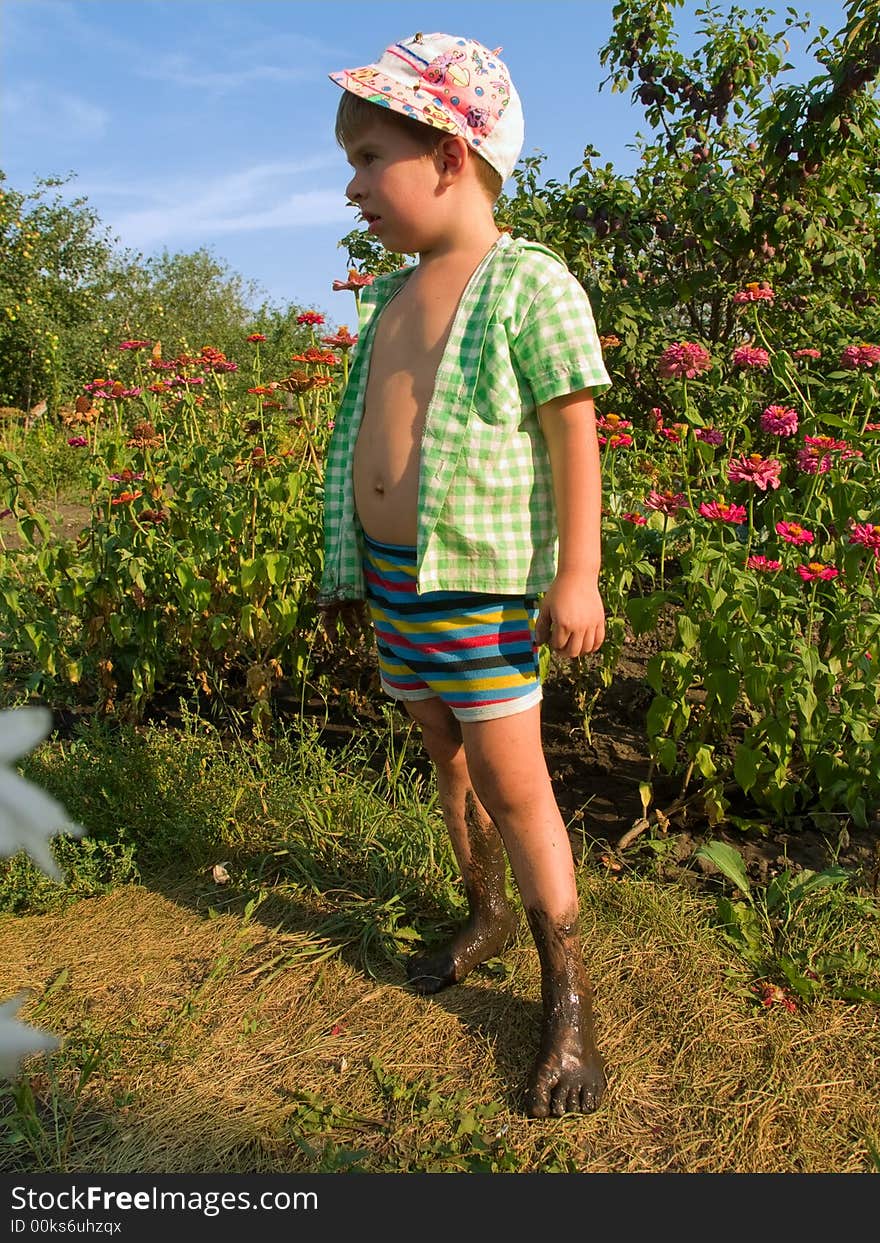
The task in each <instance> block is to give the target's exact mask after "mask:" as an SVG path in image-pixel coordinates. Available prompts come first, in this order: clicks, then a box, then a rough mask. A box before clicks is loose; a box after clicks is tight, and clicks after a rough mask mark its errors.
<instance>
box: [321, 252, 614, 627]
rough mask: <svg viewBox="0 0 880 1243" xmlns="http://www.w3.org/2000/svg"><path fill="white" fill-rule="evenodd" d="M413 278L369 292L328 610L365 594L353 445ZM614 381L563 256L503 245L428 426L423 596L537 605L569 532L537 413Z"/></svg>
mask: <svg viewBox="0 0 880 1243" xmlns="http://www.w3.org/2000/svg"><path fill="white" fill-rule="evenodd" d="M412 271H413V268H411V267H410V268H404V269H402V270H401V271H399V272H394V273H392V274H391V275H390V276H384V277H379V278H378V279H377V280H376V281H375V282H374V283H373V284H372V285H371V286H368V287H366V288H365V289H364V291H363V293H362V295H361V304H360V327H359V337H358V344H357V347H356V348H355V351H354V355H353V357H352V360H351V370H350V373H349V380H348V386H347V387H346V390H345V392H344V394H343V396H342V400H341V402H340V406H339V410H338V412H337V415H336V425H335V427H334V429H333V435H332V438H331V441H330V446H329V450H328V456H327V467H326V473H325V480H324V575H323V579H322V582H321V590H320V597H319V600H320V602H321V603H330V602H332V601H341V600H359V599H362V598H363V595H364V580H363V572H362V569H361V544H360V534H361V528H360V524H359V522H358V519H357V515H356V513H355V507H354V482H353V478H352V463H353V460H354V447H355V442H356V440H357V435H358V431H359V429H360V424H361V418H362V415H363V406H364V394H365V392H366V388H367V376H368V373H369V360H370V350H371V347H372V342H373V337H374V333H375V328H376V322H377V320H378V318H379V314H380V313H381V311H382V309H383V307H385V306H386V305H387V304H388V302H389V301H390V300H391V298H392V297H393V296H394V294H395V293H397V291H398V289H399V288H400V286H401V285H402V284H403V282H404V281H405V280H406V279H407V278H408V276H409V275H410V273H411V272H412ZM609 383H610V381H609V379H608V373H607V372H606V370H605V366H604V363H603V361H602V351H601V348H600V346H599V339H598V337H597V335H596V326H595V323H594V321H593V312H592V309H591V307H590V302H589V299H588V297H587V295H586V294H585V293H584V290H583V289H582V288H581V286H580V285H579V284H578V282H577V281H576V280H575V278H574V277H573V276H572V275H571V273H570V272H569V271H568V269H567V268H566V267H565V265H564V264H563V263H562V262H561V260H560V259H559V258H558V256H556V255H554V254H553V252H552V251H550V250H547V249H546V248H545V247H543V246H539V245H538V244H537V243H536V242H529V241H525V240H524V239H522V238H516V239H514V238H512V237H510V236H509V235H508V234H506V233H504V234H502V235H501V237H500V238H499V240H498V241H497V242H496V243H495V245H494V246H493V247H492V249H491V250H490V251H489V254H488V255H487V256H486V258H485V259H484V260H483V262H482V263H481V264H480V266H479V267H478V268H477V270H476V272H475V273H474V274H473V276H472V277H471V279H470V281H469V282H468V285H467V287H466V289H465V291H464V293H463V294H462V297H461V300H460V302H459V306H458V310H457V312H456V314H455V318H454V320H453V323H452V328H451V330H450V333H449V339H448V341H447V343H446V348H445V350H444V353H443V358H442V359H441V362H440V366H439V367H438V370H437V378H436V382H435V386H434V394H433V396H432V398H431V402H430V404H429V406H428V411H427V414H426V417H425V430H424V435H423V438H422V445H421V459H420V468H419V514H418V543H417V558H418V587H419V591H420V592H425V591H488V592H498V593H503V594H511V595H518V594H523V595H532V594H534V593H537V592H541V591H545V590H546V589H547V588H548V587H549V586H550V583H551V582H552V581H553V578H554V576H555V573H556V551H557V531H556V521H555V514H554V503H553V479H552V475H551V471H550V459H549V456H548V453H547V448H546V442H545V440H544V437H543V435H542V433H541V428H540V425H539V422H538V414H537V410H538V406H540V405H542V404H543V403H544V402H547V401H550V400H551V399H552V398H554V397H561V396H563V395H564V394H566V393H574V392H577V391H578V390H580V389H592V390H593V393H599V392H604V390H605V389H606V388H608V387H609Z"/></svg>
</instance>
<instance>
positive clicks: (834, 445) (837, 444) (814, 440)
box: [804, 436, 849, 453]
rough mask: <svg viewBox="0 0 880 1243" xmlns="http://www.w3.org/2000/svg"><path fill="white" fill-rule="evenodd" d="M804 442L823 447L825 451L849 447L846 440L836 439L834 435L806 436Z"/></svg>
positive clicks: (817, 447) (818, 447)
mask: <svg viewBox="0 0 880 1243" xmlns="http://www.w3.org/2000/svg"><path fill="white" fill-rule="evenodd" d="M804 444H805V445H812V447H813V448H814V449H822V450H823V451H824V452H825V453H833V452H835V451H837V450H840V449H848V448H849V445H848V444H847V443H846V441H845V440H835V439H834V437H833V436H804Z"/></svg>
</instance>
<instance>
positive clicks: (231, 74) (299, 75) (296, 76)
mask: <svg viewBox="0 0 880 1243" xmlns="http://www.w3.org/2000/svg"><path fill="white" fill-rule="evenodd" d="M138 74H139V76H140V77H142V78H149V79H151V80H153V81H158V82H173V83H174V85H175V86H181V87H190V88H193V89H198V90H218V91H233V90H236V89H238V87H241V86H247V85H249V84H250V83H252V82H294V81H302V80H303V79H304V78H309V77H314V76H315V74H314V71H313V70H309V69H297V68H295V67H294V66H280V65H265V64H256V65H252V66H251V67H250V68H238V69H229V70H226V71H224V70H222V69H205V67H204V65H203V63H202V62H201V61H195V60H192V59H190V58H189V57H185V56H179V55H175V56H168V57H166V58H165V60H164V61H162V60H160V61H159V62H158V63H157V64H152V65H146V66H141V67H140V68H139V70H138Z"/></svg>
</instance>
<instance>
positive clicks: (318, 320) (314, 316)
mask: <svg viewBox="0 0 880 1243" xmlns="http://www.w3.org/2000/svg"><path fill="white" fill-rule="evenodd" d="M296 322H297V323H298V324H313V325H314V324H323V322H324V316H323V315H321V313H320V312H319V311H303V313H302V315H297V317H296Z"/></svg>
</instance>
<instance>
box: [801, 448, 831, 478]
mask: <svg viewBox="0 0 880 1243" xmlns="http://www.w3.org/2000/svg"><path fill="white" fill-rule="evenodd" d="M795 461H796V462H797V467H798V470H800V471H803V473H804V474H805V475H824V474H825V473H826V471H829V470H830V469H831V454H830V453H820V452H819V450H818V449H815V448H809V449H798V451H797V453H796V454H795Z"/></svg>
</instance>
